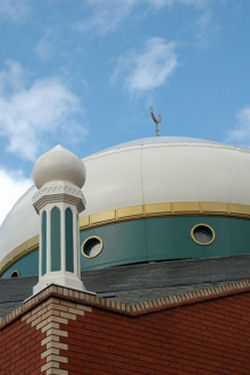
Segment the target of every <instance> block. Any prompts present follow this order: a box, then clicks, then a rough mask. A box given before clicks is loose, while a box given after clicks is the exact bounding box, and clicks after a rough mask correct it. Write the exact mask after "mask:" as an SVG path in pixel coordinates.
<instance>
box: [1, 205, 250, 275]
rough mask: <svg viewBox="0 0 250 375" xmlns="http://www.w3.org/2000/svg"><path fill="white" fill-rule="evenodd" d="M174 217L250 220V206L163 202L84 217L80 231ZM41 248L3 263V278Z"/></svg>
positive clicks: (17, 252) (29, 245)
mask: <svg viewBox="0 0 250 375" xmlns="http://www.w3.org/2000/svg"><path fill="white" fill-rule="evenodd" d="M173 215H174V216H176V215H208V216H230V217H239V218H245V219H250V205H243V204H237V203H221V202H163V203H152V204H145V205H138V206H130V207H122V208H117V209H114V210H109V211H104V212H100V213H96V214H92V215H89V216H83V217H81V218H80V230H81V231H82V230H86V229H90V228H94V227H98V226H100V225H105V224H111V223H117V222H122V221H128V220H136V219H141V218H147V217H162V216H173ZM38 245H39V239H38V236H34V237H32V238H30V239H29V240H27V241H25V242H24V243H22V244H21V245H19V246H18V247H16V248H15V249H14V250H12V251H11V252H10V253H9V254H8V255H6V257H5V258H3V260H2V261H1V262H0V276H1V275H2V274H3V273H4V272H5V271H6V270H7V269H8V268H9V267H10V266H11V265H12V264H14V263H15V262H17V261H18V260H19V259H21V258H22V257H23V256H24V255H27V254H29V253H31V252H32V251H34V250H36V249H37V248H38Z"/></svg>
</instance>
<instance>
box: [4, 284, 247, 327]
mask: <svg viewBox="0 0 250 375" xmlns="http://www.w3.org/2000/svg"><path fill="white" fill-rule="evenodd" d="M247 291H250V280H242V281H236V282H232V283H228V284H224V285H217V286H214V287H209V288H203V289H199V290H196V291H192V292H186V293H182V294H179V295H173V296H168V297H161V298H156V299H154V300H152V301H145V302H140V303H135V304H126V303H122V302H119V301H114V300H110V299H106V298H102V297H99V296H97V295H94V294H90V293H84V292H79V291H75V290H72V289H68V288H63V287H59V286H56V285H50V286H49V287H48V288H46V289H44V290H43V291H42V292H40V293H39V294H37V295H35V296H33V297H31V298H30V299H29V300H27V301H25V302H24V303H23V304H22V305H21V306H20V307H18V308H16V309H15V310H13V311H12V312H11V313H10V314H8V315H6V316H5V317H1V318H0V330H1V329H2V328H4V327H5V326H6V325H8V324H10V323H12V322H13V321H14V320H16V319H18V318H19V317H20V316H22V315H24V314H26V313H27V312H28V311H30V310H32V309H34V308H35V307H36V306H37V305H40V304H41V303H43V302H44V301H46V300H47V299H48V298H51V297H55V298H60V299H65V300H67V301H72V302H75V303H77V304H79V305H82V304H84V305H86V306H95V307H98V308H101V309H105V310H111V311H115V312H118V313H122V314H125V315H132V316H136V315H142V314H147V313H150V312H154V311H160V310H164V309H169V308H174V307H178V306H183V305H189V304H192V303H198V302H202V301H208V300H211V299H216V298H221V297H226V296H230V295H234V294H238V293H244V292H247Z"/></svg>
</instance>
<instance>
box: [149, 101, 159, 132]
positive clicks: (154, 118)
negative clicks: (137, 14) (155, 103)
mask: <svg viewBox="0 0 250 375" xmlns="http://www.w3.org/2000/svg"><path fill="white" fill-rule="evenodd" d="M150 113H151V117H152V119H153V121H154V123H155V132H156V137H159V135H160V134H159V127H158V124H159V123H160V122H161V115H158V120H157V118H156V117H155V115H154V110H153V107H150Z"/></svg>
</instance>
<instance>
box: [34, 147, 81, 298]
mask: <svg viewBox="0 0 250 375" xmlns="http://www.w3.org/2000/svg"><path fill="white" fill-rule="evenodd" d="M33 178H34V181H35V183H36V186H37V188H38V190H37V192H36V193H35V195H34V196H33V205H34V208H35V210H36V212H37V213H38V214H39V215H40V219H41V220H40V243H39V281H38V284H36V285H35V286H34V288H33V293H34V294H36V293H38V292H40V291H41V290H42V289H44V288H45V287H47V286H48V285H50V284H57V285H61V286H64V287H68V288H71V289H77V290H81V291H83V290H85V288H84V285H83V283H82V281H81V272H80V257H79V252H80V248H79V224H78V223H79V220H78V216H79V213H80V212H82V211H83V210H84V209H85V200H84V197H83V194H82V191H81V187H82V185H83V183H84V181H85V168H84V164H83V162H82V160H81V159H79V158H78V157H77V156H76V155H74V154H72V153H71V152H69V151H67V150H66V149H64V148H63V147H61V146H56V147H55V148H54V149H52V150H51V151H49V152H48V153H46V154H44V155H42V156H41V157H40V158H39V159H38V161H37V162H36V164H35V166H34V170H33Z"/></svg>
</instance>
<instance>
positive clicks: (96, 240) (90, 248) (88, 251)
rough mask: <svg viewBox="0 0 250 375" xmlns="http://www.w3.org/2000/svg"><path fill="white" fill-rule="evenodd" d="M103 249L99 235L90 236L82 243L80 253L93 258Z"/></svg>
mask: <svg viewBox="0 0 250 375" xmlns="http://www.w3.org/2000/svg"><path fill="white" fill-rule="evenodd" d="M102 249H103V241H102V239H101V238H100V237H97V236H92V237H89V238H87V239H86V240H85V241H84V242H83V244H82V253H83V255H84V256H85V257H86V258H95V257H97V255H99V254H100V252H101V251H102Z"/></svg>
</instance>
